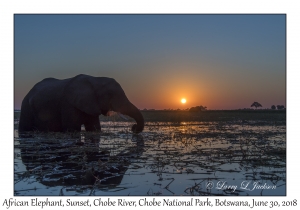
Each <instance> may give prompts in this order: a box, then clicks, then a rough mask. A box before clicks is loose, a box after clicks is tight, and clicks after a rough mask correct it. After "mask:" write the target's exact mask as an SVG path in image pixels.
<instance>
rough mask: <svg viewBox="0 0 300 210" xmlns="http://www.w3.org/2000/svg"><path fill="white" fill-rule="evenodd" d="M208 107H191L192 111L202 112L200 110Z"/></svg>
mask: <svg viewBox="0 0 300 210" xmlns="http://www.w3.org/2000/svg"><path fill="white" fill-rule="evenodd" d="M206 109H207V107H206V106H202V105H201V106H195V107H191V108H190V109H189V111H190V112H200V111H205V110H206Z"/></svg>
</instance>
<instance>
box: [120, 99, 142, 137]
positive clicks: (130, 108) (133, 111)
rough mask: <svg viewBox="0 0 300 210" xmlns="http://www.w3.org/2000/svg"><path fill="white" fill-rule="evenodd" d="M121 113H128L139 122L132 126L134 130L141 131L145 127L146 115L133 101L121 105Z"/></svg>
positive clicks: (135, 131)
mask: <svg viewBox="0 0 300 210" xmlns="http://www.w3.org/2000/svg"><path fill="white" fill-rule="evenodd" d="M120 113H121V114H124V115H127V116H129V117H131V118H133V119H134V120H135V121H136V123H137V124H134V125H133V126H132V129H131V130H132V132H134V133H140V132H142V131H143V129H144V117H143V115H142V113H141V112H140V110H139V109H138V108H137V107H136V106H134V105H133V104H132V103H131V102H128V104H127V105H126V106H123V107H121V110H120Z"/></svg>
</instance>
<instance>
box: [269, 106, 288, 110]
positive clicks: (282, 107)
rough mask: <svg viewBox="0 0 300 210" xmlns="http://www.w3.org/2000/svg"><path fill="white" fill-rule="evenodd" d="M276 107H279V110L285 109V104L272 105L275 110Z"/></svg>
mask: <svg viewBox="0 0 300 210" xmlns="http://www.w3.org/2000/svg"><path fill="white" fill-rule="evenodd" d="M276 108H277V109H278V110H282V109H285V107H284V106H283V105H277V106H275V105H272V106H271V109H273V110H275V109H276Z"/></svg>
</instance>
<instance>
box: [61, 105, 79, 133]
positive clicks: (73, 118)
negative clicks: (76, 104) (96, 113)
mask: <svg viewBox="0 0 300 210" xmlns="http://www.w3.org/2000/svg"><path fill="white" fill-rule="evenodd" d="M61 123H62V130H63V131H69V132H73V131H79V132H80V131H81V125H82V124H83V123H82V114H81V112H80V111H79V110H77V109H76V108H72V107H68V108H65V109H62V111H61Z"/></svg>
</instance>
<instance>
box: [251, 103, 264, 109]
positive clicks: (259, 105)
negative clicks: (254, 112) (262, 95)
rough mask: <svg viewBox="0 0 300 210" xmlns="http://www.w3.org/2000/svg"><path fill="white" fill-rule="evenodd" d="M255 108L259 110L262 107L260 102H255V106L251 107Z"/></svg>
mask: <svg viewBox="0 0 300 210" xmlns="http://www.w3.org/2000/svg"><path fill="white" fill-rule="evenodd" d="M254 106H255V109H257V107H262V105H261V104H260V103H258V102H253V104H252V105H251V107H254Z"/></svg>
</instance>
